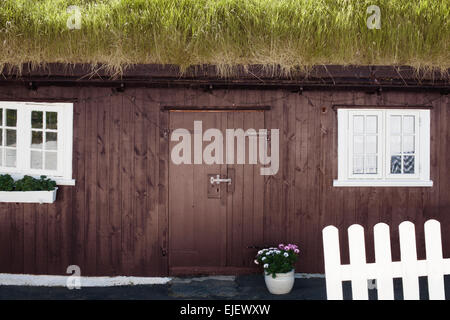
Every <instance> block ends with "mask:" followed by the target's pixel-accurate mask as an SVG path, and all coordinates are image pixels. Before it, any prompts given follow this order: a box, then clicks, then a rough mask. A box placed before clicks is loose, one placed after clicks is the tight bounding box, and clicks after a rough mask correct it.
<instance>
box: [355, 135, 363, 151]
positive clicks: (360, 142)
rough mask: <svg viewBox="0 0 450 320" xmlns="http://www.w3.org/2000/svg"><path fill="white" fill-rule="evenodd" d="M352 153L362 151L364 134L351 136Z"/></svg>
mask: <svg viewBox="0 0 450 320" xmlns="http://www.w3.org/2000/svg"><path fill="white" fill-rule="evenodd" d="M353 153H357V154H358V153H359V154H362V153H364V136H354V137H353Z"/></svg>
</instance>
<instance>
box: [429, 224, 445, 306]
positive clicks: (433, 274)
mask: <svg viewBox="0 0 450 320" xmlns="http://www.w3.org/2000/svg"><path fill="white" fill-rule="evenodd" d="M425 249H426V253H427V272H428V292H429V296H430V299H432V300H445V289H444V260H443V256H442V241H441V225H440V223H439V222H438V221H436V220H428V221H427V222H425Z"/></svg>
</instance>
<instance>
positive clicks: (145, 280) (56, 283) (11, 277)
mask: <svg viewBox="0 0 450 320" xmlns="http://www.w3.org/2000/svg"><path fill="white" fill-rule="evenodd" d="M69 277H70V275H67V276H56V275H32V274H10V273H0V285H3V286H36V287H66V286H67V280H68V279H69ZM72 277H73V276H72ZM170 280H172V278H169V277H125V276H118V277H80V282H81V287H113V286H130V285H152V284H166V283H167V282H169V281H170ZM70 283H72V281H71V282H70Z"/></svg>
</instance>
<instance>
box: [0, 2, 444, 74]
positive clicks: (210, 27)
mask: <svg viewBox="0 0 450 320" xmlns="http://www.w3.org/2000/svg"><path fill="white" fill-rule="evenodd" d="M72 5H76V6H78V8H79V9H80V11H79V12H80V14H81V16H80V18H81V19H80V21H81V25H80V29H76V28H75V29H70V28H68V25H67V21H68V20H69V21H71V22H72V26H73V22H75V21H76V20H73V19H72V20H70V17H71V16H72V17H73V16H74V15H76V14H75V11H70V10H69V12H68V10H67V9H68V7H69V6H72ZM370 5H377V6H378V7H379V8H380V13H381V16H380V22H381V27H380V29H369V28H368V27H367V24H366V22H367V19H368V17H369V16H371V13H367V8H368V7H369V6H370ZM372 14H373V13H372ZM449 18H450V1H448V0H421V1H417V0H98V1H86V0H84V1H83V0H3V1H1V2H0V43H1V45H0V67H1V66H3V67H5V66H6V67H9V68H11V67H17V68H18V70H20V68H21V66H22V65H23V64H24V63H31V64H32V65H33V66H38V65H43V64H47V63H53V62H59V63H68V64H73V63H85V64H92V65H97V64H101V65H103V66H105V67H106V68H107V69H108V70H109V71H110V72H111V73H112V74H114V73H116V74H118V73H121V72H122V71H123V70H124V68H126V67H127V66H130V65H134V64H146V63H157V64H174V65H178V66H180V67H181V69H182V70H183V69H185V68H187V67H189V66H192V65H199V64H212V65H216V66H218V69H219V72H220V73H221V74H222V75H227V74H230V72H232V71H233V66H236V65H243V66H248V65H252V64H262V65H264V66H267V67H271V66H281V68H282V70H284V71H285V72H287V73H288V72H289V71H292V70H293V69H296V68H301V69H305V68H306V69H307V68H308V67H311V66H313V65H324V64H325V65H327V64H339V65H409V66H413V67H416V68H418V69H439V70H441V71H446V70H448V69H449V67H450V54H449V52H450V48H449V43H450V23H449V20H450V19H449ZM69 25H70V22H69Z"/></svg>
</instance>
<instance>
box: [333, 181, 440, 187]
mask: <svg viewBox="0 0 450 320" xmlns="http://www.w3.org/2000/svg"><path fill="white" fill-rule="evenodd" d="M432 186H433V181H431V180H426V181H424V180H410V181H408V180H334V181H333V187H432Z"/></svg>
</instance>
